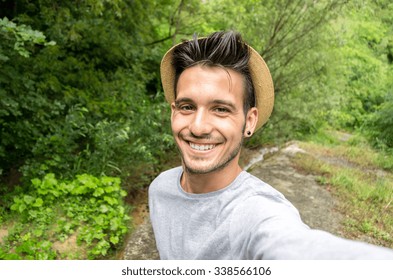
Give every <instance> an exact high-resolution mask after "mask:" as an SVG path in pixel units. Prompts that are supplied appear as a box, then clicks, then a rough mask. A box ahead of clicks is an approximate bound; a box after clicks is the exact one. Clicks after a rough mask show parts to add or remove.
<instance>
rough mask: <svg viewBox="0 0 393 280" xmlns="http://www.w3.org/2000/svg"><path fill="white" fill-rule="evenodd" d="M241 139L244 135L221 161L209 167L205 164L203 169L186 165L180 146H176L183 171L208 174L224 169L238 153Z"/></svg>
mask: <svg viewBox="0 0 393 280" xmlns="http://www.w3.org/2000/svg"><path fill="white" fill-rule="evenodd" d="M243 139H244V137H242V138H241V140H240V142H239V144H238V145H237V146H236V148H235V149H233V150H232V152H231V153H230V154H229V155H228V157H227V158H225V159H224V160H222V161H219V162H217V163H216V164H215V165H213V166H210V167H209V166H207V168H205V169H203V168H192V167H191V166H189V165H187V163H186V161H185V159H184V155H183V153H182V152H181V150H180V148H179V147H178V150H179V152H180V156H181V159H182V163H183V167H184V169H185V172H187V173H189V174H208V173H212V172H216V171H219V170H222V169H224V168H225V167H226V166H228V165H229V164H230V163H231V162H232V161H233V160H234V159H235V158H236V156H237V155H238V154H239V153H240V149H241V147H242V145H243Z"/></svg>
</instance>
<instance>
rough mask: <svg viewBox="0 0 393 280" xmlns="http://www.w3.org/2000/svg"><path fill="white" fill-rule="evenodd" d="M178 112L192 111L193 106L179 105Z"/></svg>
mask: <svg viewBox="0 0 393 280" xmlns="http://www.w3.org/2000/svg"><path fill="white" fill-rule="evenodd" d="M179 108H180V110H182V111H192V110H194V106H192V105H189V104H186V105H181V106H179Z"/></svg>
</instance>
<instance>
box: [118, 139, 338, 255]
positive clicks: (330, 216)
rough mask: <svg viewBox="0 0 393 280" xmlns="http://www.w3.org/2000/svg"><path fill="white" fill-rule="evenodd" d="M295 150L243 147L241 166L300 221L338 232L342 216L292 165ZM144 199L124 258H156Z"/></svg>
mask: <svg viewBox="0 0 393 280" xmlns="http://www.w3.org/2000/svg"><path fill="white" fill-rule="evenodd" d="M269 151H274V154H272V155H269V156H268V157H267V158H266V159H264V160H262V159H263V154H265V153H269ZM298 152H303V151H302V150H301V149H299V147H298V146H297V145H296V143H292V144H288V145H287V146H286V147H285V148H283V149H281V150H279V151H277V149H276V150H260V151H257V152H256V151H250V150H245V151H243V153H242V158H241V165H242V166H243V167H246V169H247V170H248V171H249V172H250V173H251V174H253V175H255V176H257V177H259V178H260V179H262V180H263V181H265V182H266V183H268V184H270V185H272V186H273V187H275V188H276V189H277V190H279V191H280V192H282V193H283V194H284V195H285V197H286V198H287V199H288V200H289V201H291V202H292V203H293V204H294V205H295V206H296V207H297V209H298V210H299V212H300V215H301V217H302V219H303V221H304V222H305V223H306V224H308V225H309V226H310V227H311V228H315V229H322V230H325V231H328V232H331V233H333V234H336V235H341V232H340V221H341V220H342V216H341V215H340V214H339V213H337V212H336V211H335V202H334V199H333V198H332V196H331V195H330V193H329V191H328V190H327V189H325V188H324V187H322V186H320V185H318V184H317V183H316V180H315V177H314V176H312V175H304V174H301V173H299V172H297V171H296V170H295V169H294V168H293V167H292V165H291V163H290V158H291V157H292V156H294V155H295V154H296V153H298ZM146 198H147V197H146V195H145V197H144V198H143V199H144V200H143V201H142V203H141V205H138V206H137V209H139V210H138V211H139V212H141V211H142V215H139V216H140V217H143V219H142V223H140V225H139V226H138V227H137V229H136V230H135V232H134V233H133V234H132V235H131V236H130V238H129V240H128V242H127V246H126V248H125V251H124V255H123V258H124V259H128V260H137V259H138V260H147V259H158V254H157V252H156V250H155V243H154V238H153V234H152V230H151V226H150V223H149V220H148V215H147V202H146V200H145V199H146ZM138 211H137V212H138ZM140 217H139V219H140Z"/></svg>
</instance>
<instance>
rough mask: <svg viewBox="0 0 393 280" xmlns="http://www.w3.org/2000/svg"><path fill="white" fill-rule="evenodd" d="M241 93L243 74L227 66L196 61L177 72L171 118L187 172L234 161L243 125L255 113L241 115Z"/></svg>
mask: <svg viewBox="0 0 393 280" xmlns="http://www.w3.org/2000/svg"><path fill="white" fill-rule="evenodd" d="M243 94H244V85H243V77H242V76H241V74H239V73H237V72H235V71H233V70H230V69H223V68H219V67H208V66H199V65H196V66H193V67H191V68H188V69H186V70H185V71H184V72H183V73H182V74H181V75H180V77H179V80H178V84H177V96H176V101H175V102H174V103H172V118H171V121H172V132H173V135H174V137H175V140H176V143H177V145H178V147H179V150H180V153H181V156H182V160H183V164H184V166H185V168H186V170H187V171H188V172H191V173H196V174H205V173H210V172H213V171H216V170H221V169H222V168H225V167H227V166H230V165H233V164H235V165H237V164H238V157H239V151H240V148H241V145H242V140H243V134H244V129H245V127H246V126H249V124H250V123H252V122H253V121H255V120H256V119H255V118H256V117H257V112H255V111H256V109H255V108H253V109H252V110H251V111H252V113H250V112H249V114H247V115H248V116H247V117H246V116H245V115H244V112H243ZM250 114H251V116H249V115H250ZM251 126H252V125H251Z"/></svg>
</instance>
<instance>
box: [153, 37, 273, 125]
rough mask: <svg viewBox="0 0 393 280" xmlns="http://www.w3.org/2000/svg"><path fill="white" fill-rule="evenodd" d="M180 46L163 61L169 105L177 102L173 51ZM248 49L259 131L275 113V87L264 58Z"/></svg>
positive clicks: (167, 53) (165, 56) (171, 49)
mask: <svg viewBox="0 0 393 280" xmlns="http://www.w3.org/2000/svg"><path fill="white" fill-rule="evenodd" d="M180 44H184V43H180ZM180 44H178V45H180ZM178 45H175V46H173V47H172V48H170V49H169V50H168V51H167V52H166V54H165V55H164V57H163V58H162V60H161V67H160V71H161V82H162V87H163V89H164V93H165V98H166V100H167V102H168V103H169V104H172V103H173V102H174V101H175V68H174V66H173V65H172V55H173V50H174V49H175V48H176V47H177V46H178ZM248 47H249V49H250V60H249V62H248V66H249V71H250V74H251V79H252V83H253V85H254V92H255V102H256V107H257V109H258V122H257V125H256V128H255V130H258V129H260V128H261V127H262V126H263V125H264V124H265V123H266V122H267V121H268V119H269V117H270V115H271V113H272V111H273V106H274V86H273V79H272V76H271V74H270V71H269V68H268V67H267V65H266V63H265V61H264V60H263V58H262V57H261V56H260V55H259V54H258V52H257V51H255V50H254V49H253V48H252V47H250V46H248Z"/></svg>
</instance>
